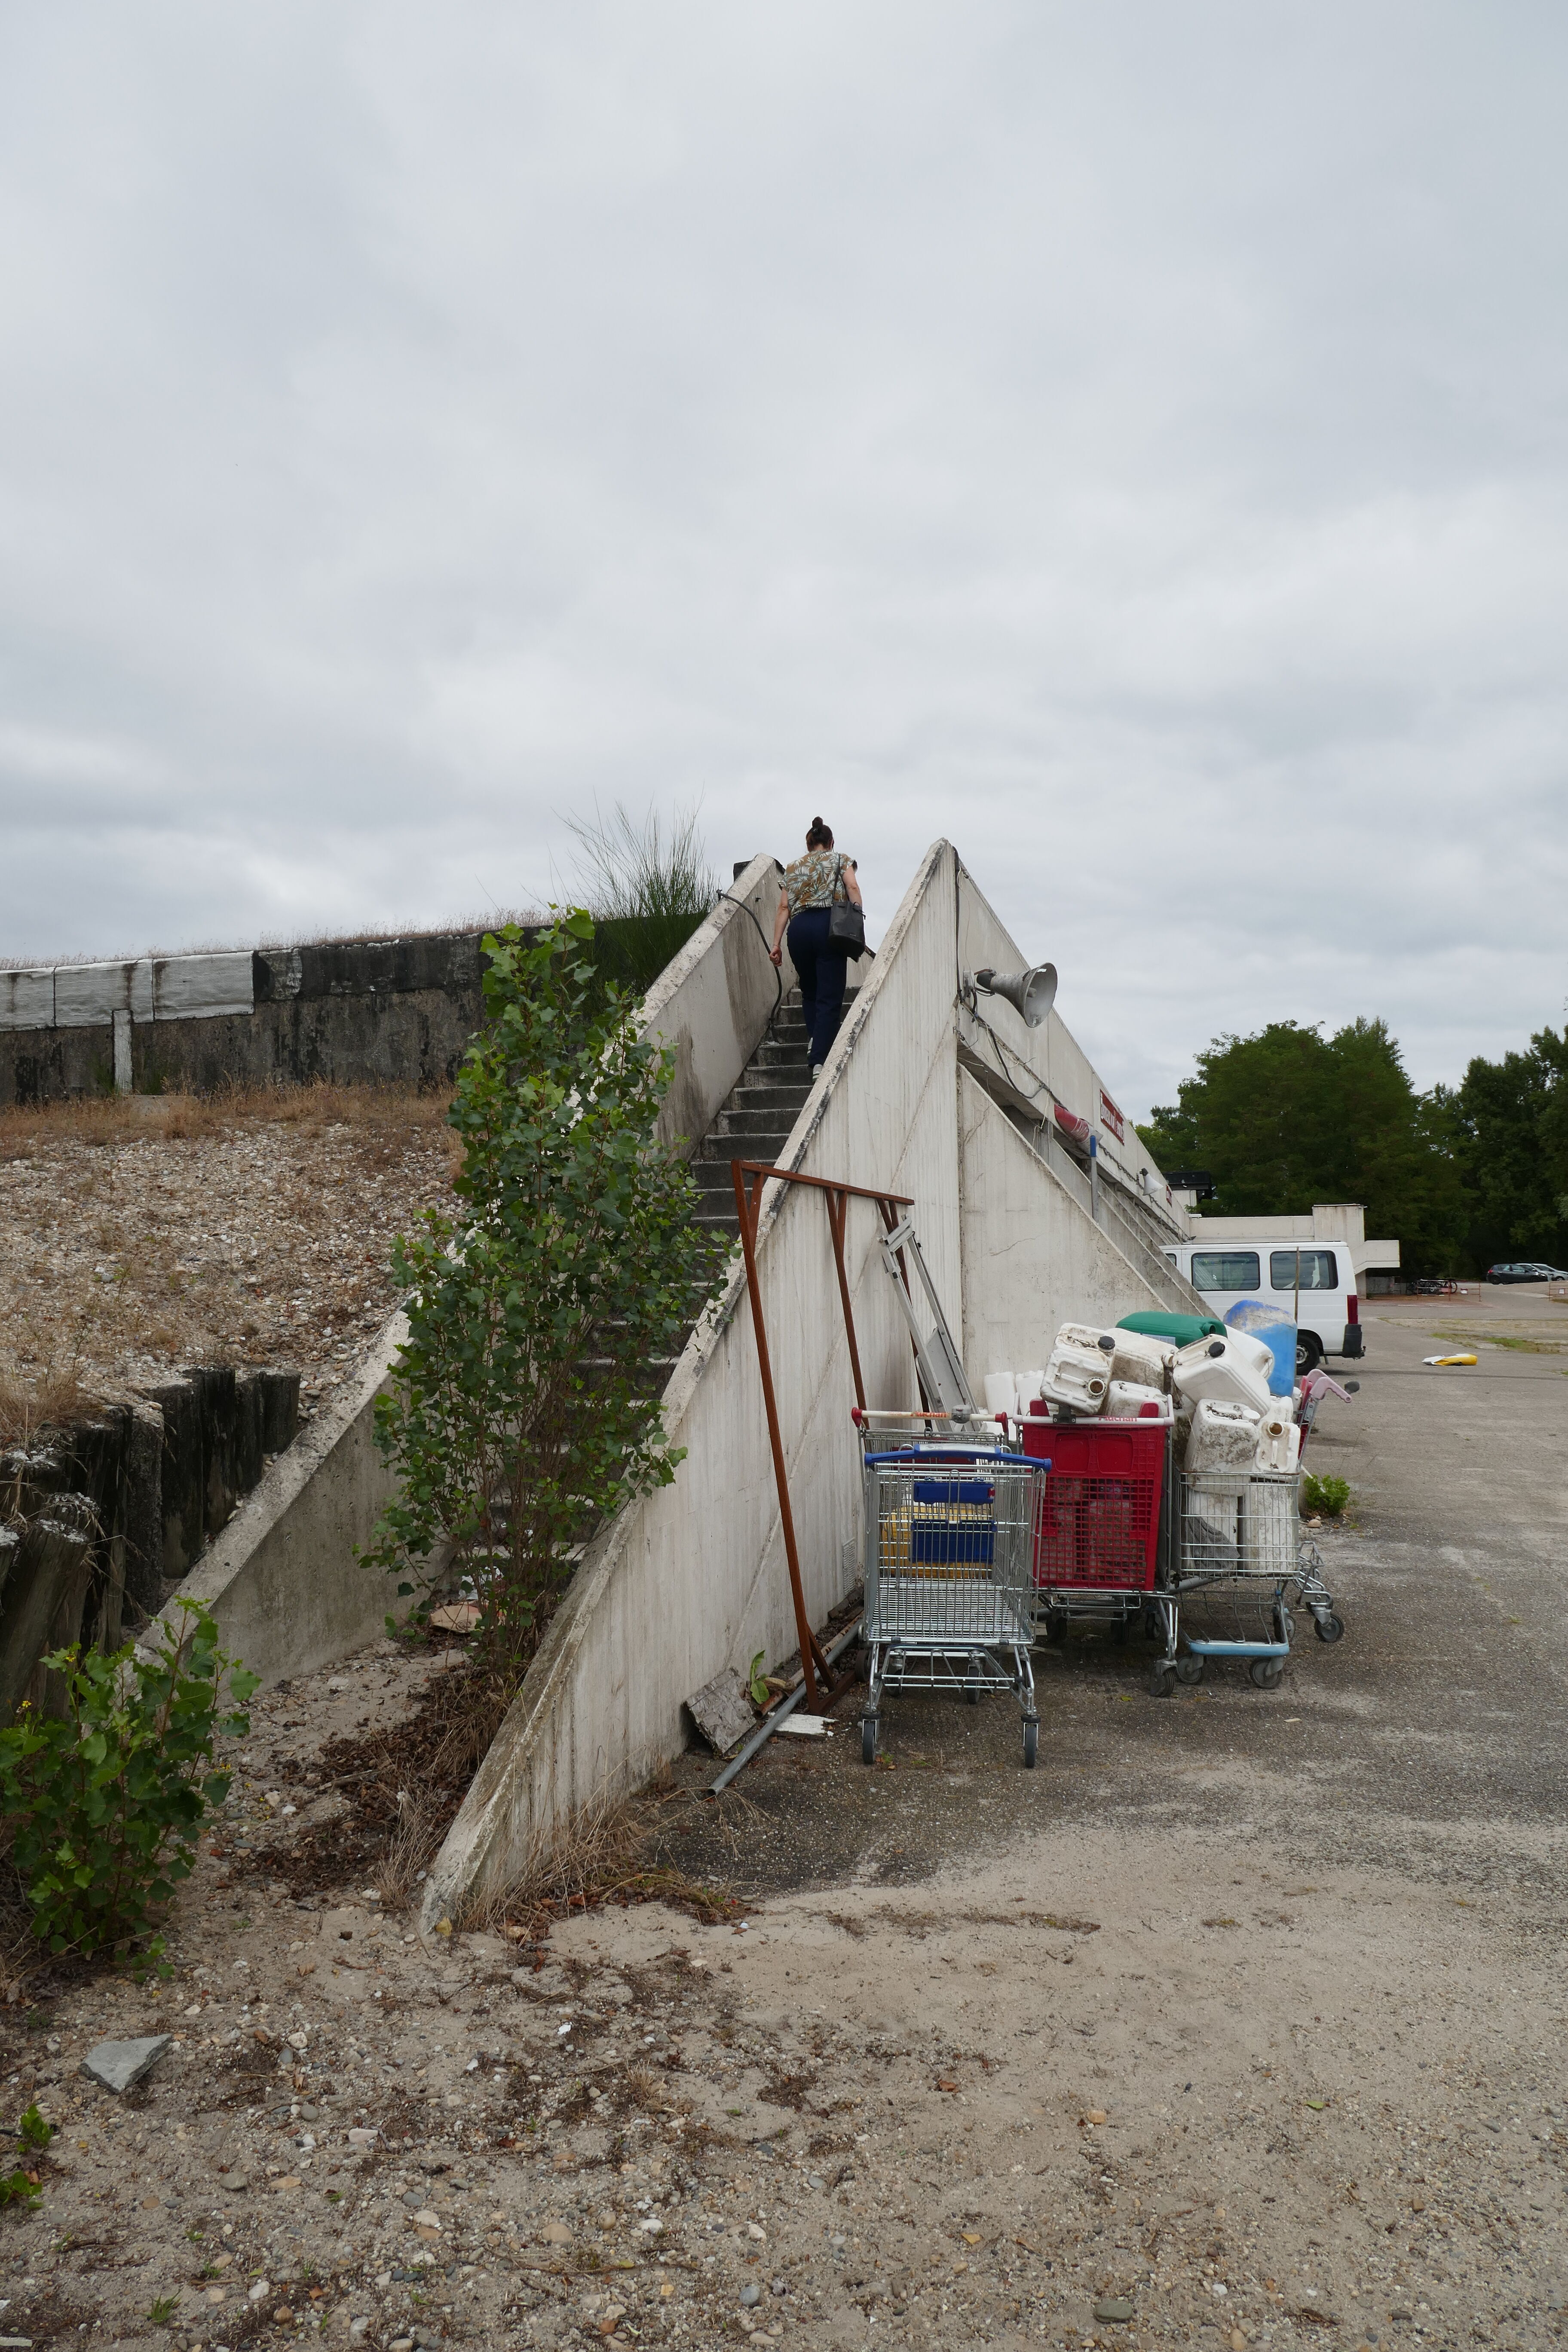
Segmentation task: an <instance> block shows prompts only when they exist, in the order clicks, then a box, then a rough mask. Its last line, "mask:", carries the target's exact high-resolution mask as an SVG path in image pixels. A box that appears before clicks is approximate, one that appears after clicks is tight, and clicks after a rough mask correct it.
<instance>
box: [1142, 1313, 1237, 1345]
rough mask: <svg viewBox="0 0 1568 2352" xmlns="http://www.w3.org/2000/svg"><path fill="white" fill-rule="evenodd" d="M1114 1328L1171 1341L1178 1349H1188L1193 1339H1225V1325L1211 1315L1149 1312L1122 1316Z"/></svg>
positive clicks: (1146, 1337) (1148, 1337)
mask: <svg viewBox="0 0 1568 2352" xmlns="http://www.w3.org/2000/svg"><path fill="white" fill-rule="evenodd" d="M1116 1328H1117V1329H1118V1330H1119V1331H1142V1334H1143V1336H1144V1338H1145V1339H1173V1340H1174V1341H1175V1343H1176V1345H1177V1347H1178V1348H1190V1347H1191V1346H1192V1344H1193V1341H1194V1339H1224V1338H1225V1325H1224V1324H1223V1323H1221V1322H1218V1321H1216V1320H1215V1317H1214V1316H1212V1315H1159V1314H1155V1313H1154V1312H1153V1311H1152V1310H1151V1312H1150V1313H1149V1314H1147V1315H1124V1316H1123V1317H1122V1318H1121V1322H1120V1323H1119V1324H1118V1325H1117V1327H1116Z"/></svg>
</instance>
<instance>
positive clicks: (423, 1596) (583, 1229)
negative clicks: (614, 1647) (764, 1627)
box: [366, 911, 723, 1698]
mask: <svg viewBox="0 0 1568 2352" xmlns="http://www.w3.org/2000/svg"><path fill="white" fill-rule="evenodd" d="M484 944H485V952H486V954H487V956H488V958H489V965H488V969H487V970H486V972H485V977H484V992H485V1015H486V1018H485V1026H484V1028H483V1029H482V1030H481V1032H480V1033H479V1035H478V1036H477V1037H476V1038H475V1040H474V1042H473V1044H472V1045H471V1046H470V1047H469V1049H468V1055H467V1057H466V1058H465V1060H464V1063H463V1066H462V1069H461V1071H460V1073H459V1075H458V1085H457V1090H456V1094H455V1096H454V1098H453V1103H452V1108H451V1113H450V1118H451V1124H452V1126H453V1127H454V1128H455V1129H456V1130H457V1132H458V1135H459V1136H460V1138H461V1139H462V1143H463V1162H462V1167H461V1169H460V1171H459V1172H458V1177H457V1180H456V1182H455V1185H454V1188H453V1189H454V1191H455V1192H456V1193H457V1194H458V1200H459V1202H460V1203H461V1211H460V1214H459V1215H458V1217H457V1218H455V1219H454V1218H447V1217H443V1216H441V1215H439V1214H437V1213H434V1212H432V1213H429V1214H428V1215H427V1216H426V1220H425V1230H424V1232H423V1233H422V1234H418V1235H416V1237H415V1238H414V1239H412V1240H407V1241H403V1242H400V1243H399V1244H397V1246H396V1249H395V1254H394V1270H395V1276H396V1278H397V1280H398V1283H399V1285H400V1286H401V1287H403V1288H404V1289H405V1291H406V1292H407V1300H406V1312H407V1316H408V1326H409V1330H408V1338H407V1340H406V1341H405V1345H404V1347H403V1349H402V1351H401V1353H400V1355H399V1357H398V1360H397V1362H396V1364H395V1367H394V1370H393V1375H392V1383H391V1392H390V1393H389V1394H388V1395H386V1396H384V1397H382V1398H381V1399H379V1400H378V1402H377V1405H376V1442H377V1444H378V1445H379V1446H380V1448H381V1450H382V1452H383V1454H384V1455H385V1456H386V1458H387V1460H388V1461H389V1462H390V1463H391V1464H392V1465H394V1467H395V1471H396V1473H397V1478H398V1493H397V1496H396V1499H395V1501H394V1502H393V1503H392V1504H390V1505H389V1506H388V1507H387V1508H386V1509H385V1510H384V1512H383V1514H382V1517H381V1522H380V1525H379V1528H378V1529H377V1540H376V1542H375V1544H374V1548H373V1549H371V1550H370V1552H369V1553H368V1554H367V1555H366V1557H367V1558H368V1559H370V1560H372V1561H374V1562H376V1563H377V1564H379V1565H380V1566H381V1567H383V1568H384V1569H385V1570H387V1571H388V1572H389V1573H391V1574H394V1575H395V1576H396V1577H397V1578H398V1580H399V1582H398V1588H397V1589H398V1591H399V1592H400V1593H401V1594H402V1595H403V1596H404V1597H405V1598H412V1599H414V1600H415V1601H416V1614H418V1613H419V1612H421V1611H422V1610H423V1609H424V1608H425V1606H426V1603H427V1601H428V1599H429V1596H430V1595H431V1593H432V1592H433V1591H434V1590H435V1589H436V1588H437V1585H439V1584H440V1583H442V1582H445V1581H446V1580H448V1579H449V1577H450V1576H451V1574H452V1572H453V1570H454V1569H455V1570H457V1571H458V1573H459V1574H462V1575H465V1576H466V1577H467V1578H468V1580H469V1582H468V1587H467V1588H466V1589H469V1590H471V1591H473V1593H474V1595H475V1597H476V1599H477V1601H478V1602H479V1622H478V1625H477V1626H476V1628H475V1633H474V1649H475V1652H476V1653H477V1657H478V1663H479V1667H480V1670H481V1672H482V1673H483V1674H485V1675H488V1677H489V1683H490V1685H491V1686H492V1687H493V1688H494V1689H495V1690H496V1691H497V1692H498V1693H499V1694H500V1696H502V1697H503V1698H505V1697H510V1694H511V1692H512V1690H514V1689H515V1687H516V1685H517V1684H518V1683H519V1682H520V1681H521V1677H522V1675H523V1672H524V1671H525V1669H526V1667H527V1664H528V1661H529V1659H530V1657H531V1655H532V1653H533V1650H534V1648H535V1646H536V1644H537V1643H538V1639H539V1634H540V1631H541V1629H542V1624H543V1622H545V1620H546V1618H547V1616H548V1613H549V1611H550V1608H551V1606H552V1602H553V1600H554V1597H555V1596H556V1595H557V1594H558V1593H559V1591H561V1590H562V1588H563V1586H564V1584H565V1583H566V1581H567V1580H568V1579H569V1578H570V1576H571V1573H572V1570H573V1566H574V1561H575V1559H576V1557H577V1554H578V1551H579V1549H580V1547H581V1546H582V1544H583V1543H584V1541H585V1540H586V1539H587V1538H588V1536H589V1535H590V1534H591V1532H592V1531H593V1528H595V1525H596V1524H598V1523H599V1522H600V1521H601V1520H602V1519H604V1518H605V1517H607V1516H608V1515H609V1514H610V1513H611V1512H613V1511H614V1510H616V1508H617V1507H618V1506H619V1505H620V1504H622V1503H623V1502H625V1501H626V1500H627V1499H629V1498H630V1497H631V1496H635V1495H637V1494H641V1493H645V1492H647V1490H648V1489H650V1488H652V1487H655V1486H665V1485H668V1483H669V1481H670V1480H671V1479H672V1478H673V1477H674V1475H675V1472H676V1467H677V1465H678V1464H679V1461H680V1459H681V1453H680V1449H679V1448H678V1447H675V1446H672V1445H670V1444H668V1441H667V1439H666V1437H665V1434H664V1431H663V1427H662V1423H661V1421H660V1417H659V1410H658V1391H659V1390H660V1389H661V1388H662V1386H663V1376H662V1374H660V1373H658V1371H657V1370H655V1368H656V1367H657V1366H658V1363H659V1362H660V1360H668V1358H669V1357H670V1355H671V1354H672V1353H675V1352H678V1350H679V1344H680V1342H681V1339H682V1338H683V1336H684V1334H685V1332H686V1330H687V1329H688V1328H689V1326H690V1324H691V1322H692V1321H693V1319H694V1318H695V1316H696V1314H697V1312H698V1309H699V1307H700V1303H701V1300H702V1298H703V1297H705V1296H706V1294H707V1292H708V1291H709V1290H710V1287H711V1286H712V1284H713V1281H714V1279H715V1277H716V1276H717V1274H718V1271H719V1269H720V1266H721V1263H722V1256H723V1250H722V1246H721V1245H716V1244H715V1241H714V1239H713V1237H712V1236H711V1235H710V1234H709V1233H708V1232H707V1231H706V1230H705V1229H704V1228H703V1227H702V1226H700V1224H698V1223H697V1222H696V1210H697V1206H698V1195H697V1192H696V1188H695V1186H694V1185H693V1183H692V1181H691V1178H690V1176H689V1173H688V1171H687V1169H686V1166H685V1163H684V1161H683V1160H681V1159H680V1158H679V1154H678V1152H677V1151H676V1150H675V1149H674V1148H673V1146H672V1145H670V1144H669V1143H668V1142H667V1141H666V1140H665V1139H662V1138H661V1137H660V1136H659V1134H658V1117H659V1109H660V1106H661V1104H662V1102H663V1099H664V1097H665V1094H666V1092H667V1091H668V1086H669V1082H670V1077H671V1075H672V1072H673V1068H674V1056H673V1055H672V1054H671V1053H669V1052H668V1050H667V1049H666V1048H664V1047H662V1046H661V1045H659V1044H658V1042H657V1041H654V1040H650V1039H647V1038H645V1037H644V1036H643V1035H642V1034H641V1033H640V1030H639V1027H638V1024H637V1002H638V1000H637V998H636V997H635V996H633V995H632V994H630V993H629V992H623V991H622V990H620V989H618V988H616V986H615V985H614V984H613V983H606V982H605V978H604V975H603V973H602V972H601V971H599V970H598V968H597V966H596V963H595V929H594V923H593V920H592V919H591V918H590V917H589V916H588V915H586V914H584V913H582V912H581V911H578V912H574V913H570V914H567V915H564V916H563V917H562V918H561V919H560V920H559V921H557V922H556V923H555V924H554V925H552V927H551V928H550V929H546V930H545V931H543V932H542V933H541V934H540V935H539V936H538V937H537V939H535V940H527V939H525V937H524V935H523V933H522V932H521V930H520V929H518V928H517V927H516V926H515V925H509V926H508V927H507V928H506V929H504V930H501V931H500V932H498V933H492V934H490V935H489V936H488V937H487V938H486V940H485V943H484ZM650 1373H651V1374H652V1377H651V1378H650Z"/></svg>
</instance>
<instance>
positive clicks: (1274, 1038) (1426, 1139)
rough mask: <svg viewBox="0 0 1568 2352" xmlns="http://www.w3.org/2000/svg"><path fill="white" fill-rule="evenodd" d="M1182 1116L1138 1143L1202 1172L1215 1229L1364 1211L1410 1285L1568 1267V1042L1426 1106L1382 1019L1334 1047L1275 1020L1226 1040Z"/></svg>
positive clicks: (1503, 1064)
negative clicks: (1505, 1264)
mask: <svg viewBox="0 0 1568 2352" xmlns="http://www.w3.org/2000/svg"><path fill="white" fill-rule="evenodd" d="M1196 1062H1197V1066H1196V1070H1195V1073H1194V1076H1192V1077H1190V1078H1185V1079H1184V1080H1183V1081H1182V1084H1181V1085H1180V1087H1178V1088H1177V1090H1176V1100H1175V1102H1174V1103H1173V1104H1170V1105H1166V1106H1163V1107H1160V1106H1157V1107H1156V1108H1155V1109H1154V1110H1153V1111H1152V1114H1151V1116H1150V1119H1149V1123H1148V1124H1147V1126H1141V1127H1140V1128H1139V1129H1138V1132H1139V1134H1140V1135H1141V1136H1142V1139H1143V1140H1144V1142H1145V1143H1146V1144H1147V1145H1148V1147H1149V1149H1150V1150H1151V1151H1152V1153H1153V1155H1154V1157H1155V1159H1156V1160H1158V1161H1159V1163H1160V1165H1161V1167H1162V1168H1166V1169H1170V1168H1179V1169H1187V1168H1201V1169H1205V1170H1206V1171H1208V1172H1209V1174H1210V1175H1211V1176H1212V1178H1213V1180H1214V1182H1215V1197H1214V1198H1213V1199H1212V1200H1209V1201H1206V1202H1204V1203H1203V1204H1202V1205H1203V1208H1204V1211H1205V1214H1207V1215H1210V1216H1226V1215H1229V1216H1268V1215H1288V1214H1292V1213H1302V1212H1305V1211H1307V1210H1310V1208H1311V1207H1312V1205H1313V1203H1314V1202H1318V1201H1360V1202H1364V1204H1365V1207H1366V1229H1367V1233H1368V1234H1369V1235H1381V1236H1393V1237H1394V1238H1396V1239H1397V1240H1398V1242H1399V1243H1400V1245H1401V1265H1402V1266H1403V1268H1404V1270H1405V1273H1407V1274H1410V1275H1467V1274H1468V1275H1477V1274H1481V1273H1484V1272H1485V1270H1486V1268H1487V1266H1488V1265H1491V1264H1492V1263H1494V1262H1495V1261H1496V1260H1498V1259H1507V1258H1544V1259H1547V1260H1549V1261H1550V1262H1551V1263H1552V1265H1568V1255H1565V1253H1568V1028H1564V1030H1563V1032H1562V1033H1561V1034H1559V1033H1558V1032H1557V1031H1556V1030H1553V1029H1542V1030H1541V1031H1539V1032H1538V1033H1537V1034H1536V1035H1535V1036H1533V1037H1532V1038H1531V1041H1530V1045H1529V1048H1528V1050H1526V1051H1524V1052H1521V1053H1508V1054H1504V1055H1503V1056H1502V1058H1501V1059H1500V1061H1496V1062H1489V1061H1487V1060H1485V1059H1484V1058H1482V1057H1481V1056H1479V1055H1478V1056H1477V1057H1476V1059H1475V1060H1474V1061H1472V1062H1471V1063H1470V1065H1469V1066H1468V1069H1467V1070H1466V1072H1465V1075H1464V1078H1463V1080H1462V1081H1461V1083H1460V1084H1459V1085H1458V1087H1447V1086H1443V1085H1441V1084H1439V1085H1437V1086H1435V1087H1432V1088H1431V1089H1430V1091H1429V1092H1428V1093H1426V1094H1420V1093H1417V1091H1416V1089H1415V1087H1413V1086H1412V1085H1411V1083H1410V1079H1409V1076H1408V1075H1407V1073H1406V1071H1405V1064H1404V1061H1403V1059H1402V1058H1401V1055H1400V1051H1399V1046H1398V1044H1397V1042H1396V1041H1395V1039H1394V1038H1393V1037H1392V1036H1391V1035H1390V1034H1389V1032H1388V1028H1387V1024H1385V1023H1384V1022H1382V1021H1367V1020H1358V1021H1352V1022H1351V1023H1350V1024H1348V1025H1347V1026H1346V1027H1345V1028H1343V1029H1341V1030H1338V1031H1336V1033H1335V1034H1333V1035H1332V1036H1331V1037H1325V1036H1324V1035H1323V1034H1321V1028H1320V1027H1319V1026H1317V1025H1304V1024H1300V1023H1299V1022H1295V1021H1271V1022H1270V1023H1269V1024H1268V1027H1267V1028H1265V1029H1260V1030H1259V1031H1258V1033H1257V1034H1256V1035H1255V1036H1251V1037H1235V1036H1227V1037H1216V1038H1215V1041H1214V1043H1213V1044H1212V1045H1210V1046H1209V1047H1208V1048H1207V1050H1206V1051H1205V1052H1204V1053H1201V1054H1199V1055H1197V1057H1196Z"/></svg>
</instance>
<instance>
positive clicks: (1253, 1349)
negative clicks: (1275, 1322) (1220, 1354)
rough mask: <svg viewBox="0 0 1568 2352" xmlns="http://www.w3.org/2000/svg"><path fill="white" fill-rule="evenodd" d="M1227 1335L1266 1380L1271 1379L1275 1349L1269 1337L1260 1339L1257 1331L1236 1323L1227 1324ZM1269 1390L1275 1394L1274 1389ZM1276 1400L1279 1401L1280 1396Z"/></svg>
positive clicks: (1233, 1345) (1234, 1346) (1232, 1344)
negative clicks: (1246, 1329)
mask: <svg viewBox="0 0 1568 2352" xmlns="http://www.w3.org/2000/svg"><path fill="white" fill-rule="evenodd" d="M1226 1338H1227V1339H1229V1341H1230V1343H1231V1346H1232V1347H1233V1348H1237V1349H1239V1350H1240V1352H1241V1353H1242V1355H1244V1356H1245V1357H1246V1358H1247V1360H1248V1361H1249V1362H1250V1363H1254V1364H1256V1365H1257V1367H1258V1370H1259V1371H1260V1372H1261V1373H1262V1375H1263V1378H1264V1381H1265V1382H1267V1381H1269V1380H1270V1379H1271V1377H1272V1375H1273V1371H1274V1350H1273V1349H1272V1348H1271V1347H1270V1346H1269V1344H1268V1340H1267V1339H1259V1338H1258V1333H1257V1332H1256V1331H1244V1330H1243V1329H1241V1328H1240V1327H1239V1326H1238V1325H1237V1324H1234V1323H1233V1324H1227V1325H1226ZM1268 1392H1269V1394H1270V1396H1273V1394H1274V1391H1273V1390H1272V1389H1270V1390H1269V1391H1268ZM1275 1402H1279V1400H1278V1398H1276V1400H1275Z"/></svg>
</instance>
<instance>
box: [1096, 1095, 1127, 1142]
mask: <svg viewBox="0 0 1568 2352" xmlns="http://www.w3.org/2000/svg"><path fill="white" fill-rule="evenodd" d="M1100 1125H1101V1126H1102V1127H1108V1128H1109V1129H1110V1132H1111V1134H1112V1135H1113V1136H1114V1137H1115V1138H1116V1140H1117V1142H1118V1143H1124V1142H1125V1141H1126V1140H1127V1125H1126V1121H1125V1120H1124V1119H1123V1118H1122V1116H1121V1112H1120V1111H1119V1110H1118V1109H1117V1108H1116V1105H1115V1104H1114V1103H1113V1102H1112V1101H1111V1099H1110V1096H1109V1095H1108V1094H1107V1093H1106V1091H1105V1088H1104V1087H1101V1088H1100Z"/></svg>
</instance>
